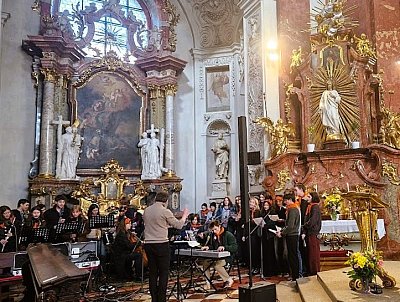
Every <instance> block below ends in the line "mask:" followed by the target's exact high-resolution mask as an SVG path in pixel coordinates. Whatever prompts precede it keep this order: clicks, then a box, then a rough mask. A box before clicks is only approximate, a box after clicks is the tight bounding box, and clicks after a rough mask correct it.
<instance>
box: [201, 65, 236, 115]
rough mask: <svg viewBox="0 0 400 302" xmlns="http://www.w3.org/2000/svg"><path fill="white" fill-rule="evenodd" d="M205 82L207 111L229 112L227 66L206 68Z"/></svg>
mask: <svg viewBox="0 0 400 302" xmlns="http://www.w3.org/2000/svg"><path fill="white" fill-rule="evenodd" d="M206 81H207V82H206V96H207V111H208V112H213V111H227V110H229V108H230V106H229V104H230V85H229V84H230V83H229V82H230V77H229V66H221V67H210V68H207V69H206Z"/></svg>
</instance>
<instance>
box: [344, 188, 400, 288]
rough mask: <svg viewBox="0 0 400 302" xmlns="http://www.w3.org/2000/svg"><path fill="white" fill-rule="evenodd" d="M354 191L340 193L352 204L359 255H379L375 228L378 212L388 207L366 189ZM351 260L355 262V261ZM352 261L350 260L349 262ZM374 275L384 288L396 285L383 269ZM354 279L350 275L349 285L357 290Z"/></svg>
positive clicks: (379, 269)
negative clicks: (358, 237) (357, 233)
mask: <svg viewBox="0 0 400 302" xmlns="http://www.w3.org/2000/svg"><path fill="white" fill-rule="evenodd" d="M356 190H357V191H349V192H347V193H342V197H343V198H345V199H347V200H349V201H350V202H351V204H352V209H353V213H354V218H355V220H356V222H357V226H358V230H359V232H360V237H361V251H360V252H361V254H360V255H362V256H364V257H365V255H372V257H373V256H374V255H378V254H379V252H377V251H376V249H375V231H376V227H377V219H378V210H379V209H382V208H386V207H388V204H387V203H386V202H384V201H382V200H381V199H380V197H379V196H378V194H377V193H375V192H374V191H373V190H372V189H370V188H368V187H360V186H357V187H356ZM353 260H354V261H355V259H353ZM353 260H351V258H350V262H351V261H353ZM363 261H364V260H363ZM365 261H367V260H365ZM350 264H351V263H350ZM375 273H376V275H378V276H379V278H381V279H382V281H383V286H384V287H387V288H392V287H394V286H395V285H396V280H395V279H394V278H393V277H392V276H390V275H388V273H387V272H386V271H385V270H384V269H383V267H381V266H380V267H377V269H376V271H375ZM355 277H356V275H352V280H351V281H350V283H349V286H350V288H352V289H357V283H356V281H355V280H354V279H357V280H360V279H358V278H355ZM367 281H369V280H367ZM357 282H358V284H359V282H363V280H361V281H357Z"/></svg>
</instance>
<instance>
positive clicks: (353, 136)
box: [350, 121, 360, 149]
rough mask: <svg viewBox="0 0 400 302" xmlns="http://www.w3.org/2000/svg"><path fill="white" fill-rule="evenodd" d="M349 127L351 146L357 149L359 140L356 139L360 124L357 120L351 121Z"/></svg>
mask: <svg viewBox="0 0 400 302" xmlns="http://www.w3.org/2000/svg"><path fill="white" fill-rule="evenodd" d="M350 128H351V134H350V139H351V148H352V149H358V148H360V142H359V141H358V130H359V129H360V125H359V123H358V122H356V121H353V122H352V123H351V125H350Z"/></svg>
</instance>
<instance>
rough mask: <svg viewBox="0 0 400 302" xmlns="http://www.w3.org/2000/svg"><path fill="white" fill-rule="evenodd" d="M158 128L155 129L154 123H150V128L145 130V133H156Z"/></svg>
mask: <svg viewBox="0 0 400 302" xmlns="http://www.w3.org/2000/svg"><path fill="white" fill-rule="evenodd" d="M159 131H160V130H159V129H155V128H154V124H151V126H150V129H148V130H146V132H147V133H149V134H151V133H153V132H154V133H158V132H159Z"/></svg>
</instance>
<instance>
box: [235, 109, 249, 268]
mask: <svg viewBox="0 0 400 302" xmlns="http://www.w3.org/2000/svg"><path fill="white" fill-rule="evenodd" d="M238 129H239V176H240V202H241V205H240V207H241V214H242V220H243V223H246V222H248V221H249V215H250V214H249V212H250V210H249V171H248V167H247V164H248V158H247V155H248V153H247V124H246V117H245V116H239V117H238ZM250 269H251V268H250Z"/></svg>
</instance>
